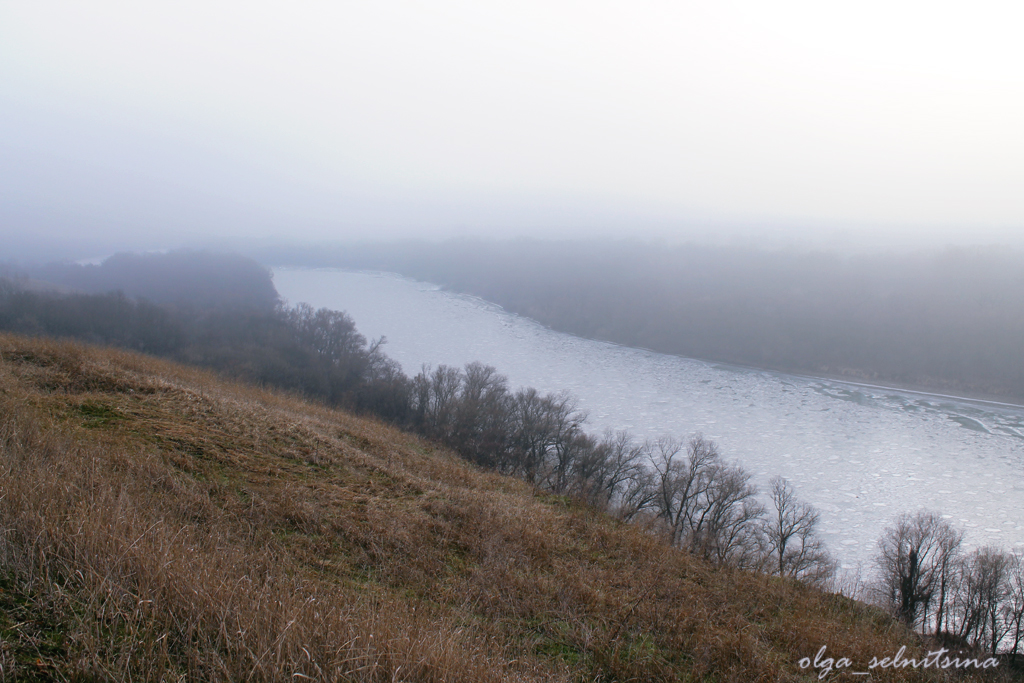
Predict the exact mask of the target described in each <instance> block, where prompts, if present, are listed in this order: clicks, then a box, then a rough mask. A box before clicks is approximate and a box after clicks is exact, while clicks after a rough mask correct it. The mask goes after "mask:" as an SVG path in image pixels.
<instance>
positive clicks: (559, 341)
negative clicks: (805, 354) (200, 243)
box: [274, 268, 1024, 567]
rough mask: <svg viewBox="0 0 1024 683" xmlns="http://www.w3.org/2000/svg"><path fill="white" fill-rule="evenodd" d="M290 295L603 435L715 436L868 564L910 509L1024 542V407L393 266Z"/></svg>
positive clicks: (299, 273) (306, 278) (291, 272)
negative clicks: (571, 310) (477, 289)
mask: <svg viewBox="0 0 1024 683" xmlns="http://www.w3.org/2000/svg"><path fill="white" fill-rule="evenodd" d="M274 272H275V275H274V284H275V285H276V287H277V290H278V292H280V294H281V296H283V297H284V298H286V299H287V300H288V301H289V302H290V303H292V304H295V303H299V302H302V301H305V302H308V303H310V304H312V305H313V306H315V307H318V308H319V307H322V306H326V307H329V308H333V309H338V310H344V311H348V313H349V314H350V315H351V316H352V317H353V318H354V319H355V321H356V325H357V326H358V328H359V330H360V332H362V333H363V334H364V335H366V337H367V338H376V337H379V336H381V335H384V336H386V337H387V344H386V346H385V350H386V351H387V353H388V355H389V356H391V357H392V358H394V359H395V360H397V361H398V362H399V363H401V364H402V367H403V368H404V370H405V371H406V373H408V374H415V373H417V372H419V370H420V367H421V366H422V365H423V364H430V365H434V366H436V365H439V364H448V365H455V366H462V365H465V364H466V363H468V362H471V361H475V360H478V361H481V362H483V363H486V364H488V365H493V366H495V367H496V368H497V369H498V370H499V371H500V372H501V373H502V374H504V375H506V376H507V377H508V379H509V382H510V384H511V386H512V387H519V386H533V387H536V388H537V389H539V390H541V391H545V392H546V391H560V390H563V389H567V390H569V391H570V392H572V393H573V394H574V395H575V396H576V397H577V398H578V399H579V404H580V406H581V408H583V409H584V410H585V411H586V412H587V413H588V415H589V419H588V423H589V428H590V431H591V432H593V433H600V432H601V431H602V430H604V429H605V428H612V429H628V430H629V431H630V432H632V433H633V434H634V435H635V436H637V437H639V438H647V437H652V438H653V437H658V436H662V435H666V434H668V435H674V436H682V437H685V436H688V435H690V434H693V433H695V432H702V433H703V434H704V435H705V436H707V437H709V438H711V439H713V440H715V441H716V442H718V444H719V447H720V450H721V452H722V453H723V455H724V456H725V457H726V459H727V460H734V461H737V462H738V463H740V464H741V465H742V466H743V467H745V468H746V469H747V470H748V471H749V472H751V474H752V475H753V478H754V481H755V483H757V484H758V486H759V487H761V488H762V489H764V488H765V484H766V483H767V482H768V480H769V479H770V478H771V477H772V476H774V475H776V474H779V475H782V476H784V477H786V478H787V479H789V480H790V481H791V482H792V483H793V484H794V486H795V487H796V489H797V493H798V495H799V496H800V497H801V498H802V499H804V500H806V501H807V502H810V503H812V504H813V505H814V506H815V507H817V508H818V509H819V510H820V511H821V513H822V515H821V529H822V532H823V537H824V539H825V541H826V542H827V543H828V544H829V547H830V549H831V550H832V551H833V552H834V553H835V554H836V555H837V556H838V557H839V558H840V559H841V560H842V562H843V564H844V565H845V566H847V567H852V566H854V565H856V564H857V563H858V562H865V563H867V562H868V561H870V558H871V557H872V555H873V554H874V550H875V542H876V540H877V538H878V536H879V534H880V532H881V531H882V529H883V528H884V527H885V526H886V525H888V524H889V523H890V522H891V520H892V519H893V518H894V517H896V516H897V515H898V514H900V513H902V512H916V511H917V510H919V509H922V508H927V509H930V510H935V511H938V512H940V513H942V514H943V515H945V516H946V517H948V518H949V519H950V521H952V522H953V523H955V524H956V525H957V526H959V527H961V528H963V529H965V530H966V532H967V536H966V540H967V542H968V543H969V544H971V545H972V546H980V545H986V544H995V545H999V546H1002V547H1004V548H1007V549H1014V550H1018V551H1019V550H1022V549H1024V408H1022V407H1020V406H1012V405H1003V404H997V403H986V402H977V401H968V400H964V399H956V398H950V397H945V396H937V395H930V394H922V393H915V392H910V391H897V390H893V389H887V388H878V387H869V386H862V385H854V384H847V383H842V382H837V381H833V380H823V379H813V378H805V377H798V376H793V375H786V374H782V373H776V372H767V371H760V370H753V369H749V368H739V367H731V366H725V365H721V364H716V363H706V362H703V361H698V360H692V359H688V358H680V357H678V356H669V355H665V354H660V353H654V352H651V351H645V350H643V349H634V348H628V347H622V346H616V345H614V344H609V343H605V342H599V341H591V340H588V339H581V338H579V337H574V336H571V335H568V334H563V333H561V332H555V331H552V330H550V329H548V328H546V327H544V326H542V325H540V324H539V323H537V322H534V321H533V320H530V319H527V318H523V317H520V316H517V315H513V314H510V313H508V312H506V311H504V310H503V309H501V308H500V307H498V306H495V305H493V304H490V303H487V302H485V301H482V300H480V299H477V298H475V297H470V296H464V295H460V294H453V293H451V292H446V291H443V290H441V289H440V288H439V287H437V286H435V285H431V284H427V283H422V282H416V281H413V280H409V279H405V278H402V277H399V276H396V275H389V274H380V273H353V272H345V271H338V270H306V269H293V268H276V269H275V271H274Z"/></svg>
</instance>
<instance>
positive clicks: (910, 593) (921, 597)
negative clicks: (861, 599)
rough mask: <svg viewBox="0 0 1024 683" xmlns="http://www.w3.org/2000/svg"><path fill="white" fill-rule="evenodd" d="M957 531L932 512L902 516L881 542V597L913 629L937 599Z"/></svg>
mask: <svg viewBox="0 0 1024 683" xmlns="http://www.w3.org/2000/svg"><path fill="white" fill-rule="evenodd" d="M956 534H957V532H956V531H955V530H954V529H953V528H952V527H951V526H950V524H949V523H948V522H946V521H945V520H944V519H942V518H941V517H940V516H939V515H937V514H935V513H932V512H919V513H917V514H916V515H902V516H901V517H899V518H898V519H897V520H896V523H895V524H894V525H893V526H891V527H889V528H887V529H886V530H885V531H884V532H883V534H882V537H881V538H880V539H879V541H878V551H879V553H878V556H877V557H876V560H875V561H876V564H877V565H878V569H879V572H880V580H881V586H880V587H881V594H882V595H881V597H882V599H883V601H884V602H885V603H886V604H887V605H888V606H889V607H890V608H891V609H892V611H893V613H894V614H896V616H897V617H899V619H900V620H902V621H903V622H904V623H905V624H907V625H908V626H914V625H915V624H917V623H918V621H919V619H920V618H921V617H922V615H923V614H924V613H925V611H926V610H927V608H928V605H929V604H931V602H932V600H933V599H934V597H935V591H936V587H937V585H938V584H939V574H940V568H941V567H943V566H944V564H948V558H946V559H947V562H944V554H945V553H949V552H951V551H950V548H952V547H953V546H954V544H952V543H951V542H950V541H949V539H950V538H951V537H952V536H953V535H956Z"/></svg>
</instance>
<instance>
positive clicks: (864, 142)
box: [0, 0, 1024, 258]
mask: <svg viewBox="0 0 1024 683" xmlns="http://www.w3.org/2000/svg"><path fill="white" fill-rule="evenodd" d="M1022 29H1024V5H1022V4H1021V3H1017V2H985V1H984V0H981V1H977V2H972V3H965V2H958V3H945V2H938V1H934V0H933V1H929V2H916V1H915V2H905V1H900V0H887V1H885V2H875V1H874V0H858V2H855V3H854V2H847V3H839V2H821V1H820V0H817V1H808V2H798V1H793V0H776V1H773V2H763V1H761V2H756V1H750V2H747V1H733V0H716V1H715V2H687V1H685V0H675V1H672V2H655V1H648V0H631V1H629V2H601V1H600V0H590V1H588V2H559V1H557V0H546V1H543V2H533V1H532V0H517V1H516V2H502V1H497V0H496V1H491V2H479V1H476V2H470V1H468V0H467V1H461V0H433V1H431V2H426V1H425V0H424V1H407V2H384V1H382V2H359V3H354V2H303V1H301V0H293V1H290V2H287V3H281V2H275V3H268V2H258V1H250V2H245V3H242V2H211V1H210V0H206V1H204V2H191V1H189V0H178V1H176V2H146V3H140V2H111V1H108V0H93V1H92V2H89V3H80V2H76V3H72V2H68V3H59V2H46V1H45V0H39V1H33V2H28V1H17V2H16V1H12V0H0V234H6V235H7V237H8V239H7V240H5V241H6V242H8V244H13V243H14V242H16V241H18V240H22V241H32V240H35V241H37V242H39V243H42V244H48V245H51V246H56V245H63V246H66V247H69V248H70V246H72V245H81V248H83V249H87V248H89V246H88V245H90V244H97V243H99V242H100V241H103V240H106V241H108V242H115V241H116V242H118V243H119V244H123V245H125V246H126V247H128V248H156V247H173V246H181V245H182V244H188V243H198V242H202V241H210V240H217V239H227V240H230V239H234V240H239V239H246V240H278V241H317V240H351V239H360V240H366V239H381V238H388V239H389V238H393V237H404V236H418V237H448V236H452V235H494V236H513V235H530V236H540V237H548V236H588V235H601V236H607V235H611V236H623V235H633V236H636V235H640V236H645V235H650V236H660V237H667V238H669V239H696V240H697V241H701V240H704V241H716V240H718V241H730V240H731V241H741V242H754V243H764V244H771V243H773V242H780V241H782V242H785V241H787V240H801V239H806V240H809V241H810V242H815V241H816V242H817V243H820V244H824V245H829V244H837V245H848V244H860V243H864V244H877V245H881V246H885V245H892V244H897V243H915V244H916V243H920V244H933V243H934V244H941V243H1010V244H1024V192H1022V191H1021V190H1022V188H1024V126H1022V124H1021V122H1022V121H1024V69H1022V68H1021V65H1024V41H1022V40H1020V35H1021V32H1022ZM76 248H78V247H77V246H76ZM2 257H3V255H2V254H0V258H2Z"/></svg>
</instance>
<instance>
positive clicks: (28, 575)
mask: <svg viewBox="0 0 1024 683" xmlns="http://www.w3.org/2000/svg"><path fill="white" fill-rule="evenodd" d="M0 358H2V360H0V486H2V491H0V496H2V498H0V529H2V531H3V536H2V539H0V561H2V565H0V589H2V591H0V636H2V646H0V647H2V649H0V665H2V667H3V677H4V678H6V679H7V680H13V679H18V680H21V679H29V680H31V679H32V678H33V677H34V678H37V679H41V680H42V679H51V678H52V679H58V680H61V679H65V678H67V679H80V680H93V679H96V680H108V679H112V680H128V679H129V678H130V679H132V680H254V681H256V680H305V677H310V678H313V679H325V680H334V679H337V678H339V677H340V678H346V679H353V680H379V681H392V680H410V681H412V680H430V681H442V680H444V681H460V680H464V681H489V680H744V681H758V680H764V681H774V680H791V679H796V680H800V679H810V677H808V676H806V674H805V673H803V672H801V671H800V670H799V668H798V666H797V661H798V660H799V659H800V658H801V657H803V656H806V655H813V653H814V652H815V651H817V649H818V647H820V646H821V645H827V646H828V647H829V651H830V652H837V653H840V654H843V655H846V656H848V657H851V658H852V659H853V661H854V662H855V663H859V664H866V663H867V662H868V661H869V660H870V658H871V656H873V655H880V656H881V655H884V654H889V653H892V652H895V650H896V649H898V647H899V646H900V645H901V644H912V643H914V642H915V639H914V637H913V636H912V635H911V634H909V633H907V632H905V631H904V630H903V629H901V628H899V627H898V626H896V625H894V624H893V623H892V622H891V621H890V620H888V619H887V618H885V617H884V616H883V615H881V614H879V613H877V612H876V611H874V610H872V609H870V608H867V607H865V606H863V605H860V604H858V603H855V602H853V601H850V600H847V599H845V598H842V597H839V596H834V595H825V594H821V593H818V592H815V591H812V590H809V589H805V588H803V587H800V586H798V585H794V584H791V583H788V582H783V581H779V580H777V579H771V578H768V577H764V576H758V575H753V574H749V573H743V572H734V571H727V570H715V569H713V568H710V567H707V566H705V565H702V564H700V563H698V562H696V561H695V560H693V559H691V558H690V557H688V556H687V555H685V554H683V553H680V552H676V551H674V550H671V549H668V548H666V547H664V546H663V545H661V544H660V543H659V542H657V540H656V539H654V538H653V537H651V535H650V534H647V533H644V532H643V531H642V530H640V529H638V528H635V527H630V526H626V525H622V524H618V523H616V522H614V521H612V520H610V519H608V518H606V517H604V516H601V515H597V514H594V513H592V512H590V511H588V510H586V509H583V508H581V507H578V506H576V505H574V504H571V503H570V502H568V501H566V500H563V499H557V498H552V497H549V496H544V495H539V494H537V493H535V492H534V491H533V490H532V489H530V488H529V487H527V486H526V485H525V484H523V483H521V482H518V481H516V480H512V479H509V478H505V477H501V476H497V475H494V474H491V473H487V472H481V471H479V470H477V469H475V468H473V467H471V466H469V465H467V464H465V463H463V462H461V461H459V460H457V459H456V458H455V457H454V456H452V455H451V454H449V453H447V452H444V451H441V450H438V449H435V448H434V447H433V446H432V445H430V444H429V443H427V442H425V441H423V440H421V439H418V438H416V437H414V436H410V435H408V434H405V433H402V432H399V431H396V430H394V429H391V428H389V427H387V426H384V425H381V424H380V423H377V422H375V421H373V420H366V419H360V418H356V417H353V416H351V415H348V414H345V413H341V412H337V411H332V410H328V409H325V408H322V407H319V406H315V405H311V404H308V403H304V402H302V401H299V400H297V399H294V398H290V397H286V396H281V395H276V394H272V393H268V392H264V391H261V390H258V389H255V388H251V387H247V386H242V385H236V384H231V383H228V382H224V381H222V380H220V379H218V378H216V377H214V376H213V375H210V374H207V373H204V372H201V371H198V370H194V369H191V368H185V367H182V366H177V365H173V364H170V363H165V362H162V361H158V360H154V359H152V358H148V357H145V356H140V355H134V354H129V353H124V352H118V351H111V350H98V349H94V348H89V347H83V346H78V345H74V344H69V343H57V342H50V341H41V340H26V339H24V338H18V337H11V336H0ZM802 674H803V678H801V676H802ZM890 676H891V677H892V679H893V680H917V677H916V676H917V674H915V673H914V672H910V671H902V672H898V675H897V674H892V673H890ZM872 680H888V679H887V678H886V677H885V676H884V675H882V676H879V675H878V673H877V672H876V675H875V676H873V677H872Z"/></svg>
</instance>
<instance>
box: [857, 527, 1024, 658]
mask: <svg viewBox="0 0 1024 683" xmlns="http://www.w3.org/2000/svg"><path fill="white" fill-rule="evenodd" d="M963 539H964V535H963V531H961V530H959V529H957V528H955V527H954V526H953V525H952V524H950V523H949V522H948V521H947V520H946V519H944V518H943V517H942V516H941V515H939V514H936V513H933V512H919V513H917V514H914V515H909V514H908V515H903V516H901V517H900V518H898V519H897V520H896V522H895V523H894V524H893V525H892V526H891V527H889V528H888V529H886V530H885V532H884V533H883V535H882V537H881V539H880V540H879V543H878V549H879V553H878V557H877V559H876V563H877V566H878V570H879V576H878V583H877V585H875V586H874V587H873V590H874V592H875V595H874V597H875V599H876V600H877V601H878V602H879V603H880V604H882V605H884V606H886V607H888V608H889V609H890V610H891V611H892V613H893V614H895V615H896V616H897V617H898V618H899V619H900V620H902V621H903V622H904V623H905V624H907V625H908V626H910V627H912V628H917V629H919V630H920V631H921V632H922V633H926V634H932V635H934V636H935V637H936V638H937V639H938V640H939V641H940V642H941V643H943V644H944V645H947V646H951V647H960V648H975V649H977V650H981V651H987V652H990V653H992V654H993V655H994V654H996V652H997V651H999V650H1000V649H1002V650H1003V651H1006V652H1008V653H1009V654H1010V655H1011V656H1012V657H1014V658H1015V657H1016V656H1017V653H1018V650H1019V649H1020V646H1021V642H1022V640H1024V558H1022V557H1021V556H1020V555H1018V554H1016V553H1010V552H1007V551H1006V550H1003V549H1001V548H995V547H991V546H988V547H983V548H979V549H976V550H973V551H967V550H966V549H965V548H964V545H963Z"/></svg>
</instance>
